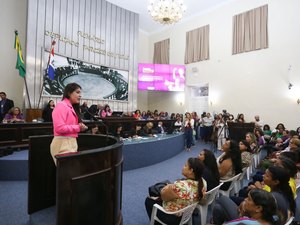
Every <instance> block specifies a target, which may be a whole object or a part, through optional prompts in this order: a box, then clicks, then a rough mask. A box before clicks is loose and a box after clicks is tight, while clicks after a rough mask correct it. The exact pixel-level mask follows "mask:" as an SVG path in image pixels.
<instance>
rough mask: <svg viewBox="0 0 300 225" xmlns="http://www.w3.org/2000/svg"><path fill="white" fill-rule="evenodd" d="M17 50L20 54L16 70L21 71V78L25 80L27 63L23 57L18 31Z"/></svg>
mask: <svg viewBox="0 0 300 225" xmlns="http://www.w3.org/2000/svg"><path fill="white" fill-rule="evenodd" d="M15 49H16V50H17V53H18V55H17V64H16V69H17V70H19V74H20V76H21V77H23V78H24V77H25V74H26V70H25V63H24V60H23V55H22V48H21V43H20V39H19V36H18V31H15Z"/></svg>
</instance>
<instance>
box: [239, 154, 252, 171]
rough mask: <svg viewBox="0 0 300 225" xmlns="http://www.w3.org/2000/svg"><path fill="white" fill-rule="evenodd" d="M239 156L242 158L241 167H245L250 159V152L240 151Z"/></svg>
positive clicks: (249, 162)
mask: <svg viewBox="0 0 300 225" xmlns="http://www.w3.org/2000/svg"><path fill="white" fill-rule="evenodd" d="M241 158H242V168H246V167H248V166H250V164H251V161H252V155H251V153H250V152H247V151H244V152H242V153H241Z"/></svg>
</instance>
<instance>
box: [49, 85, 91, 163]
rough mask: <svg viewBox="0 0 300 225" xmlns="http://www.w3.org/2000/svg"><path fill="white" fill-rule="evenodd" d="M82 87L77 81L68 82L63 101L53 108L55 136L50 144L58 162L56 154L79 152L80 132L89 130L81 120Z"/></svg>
mask: <svg viewBox="0 0 300 225" xmlns="http://www.w3.org/2000/svg"><path fill="white" fill-rule="evenodd" d="M80 99H81V87H80V86H79V85H78V84H76V83H70V84H68V85H67V86H66V87H65V89H64V93H63V98H62V101H61V102H59V103H57V105H56V107H55V108H54V110H53V113H52V118H53V133H54V138H53V140H52V143H51V145H50V151H51V155H52V157H53V160H54V163H55V164H56V158H55V155H58V154H63V153H69V152H77V149H78V146H77V140H76V138H77V137H78V133H79V132H80V131H85V130H87V126H86V125H84V124H83V123H82V122H81V120H80V117H79V115H80V112H79V103H80Z"/></svg>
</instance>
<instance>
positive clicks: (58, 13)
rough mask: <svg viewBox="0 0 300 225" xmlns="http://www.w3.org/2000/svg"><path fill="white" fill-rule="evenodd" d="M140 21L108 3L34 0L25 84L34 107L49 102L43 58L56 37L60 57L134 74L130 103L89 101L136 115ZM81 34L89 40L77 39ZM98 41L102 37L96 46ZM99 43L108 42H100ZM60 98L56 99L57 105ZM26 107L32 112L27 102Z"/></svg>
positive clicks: (30, 9) (31, 2) (100, 0)
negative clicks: (44, 88) (44, 86)
mask: <svg viewBox="0 0 300 225" xmlns="http://www.w3.org/2000/svg"><path fill="white" fill-rule="evenodd" d="M138 21H139V18H138V15H137V14H136V13H133V12H130V11H128V10H125V9H123V8H120V7H118V6H115V5H113V4H111V3H109V2H106V1H104V0H65V1H63V0H29V1H28V21H27V24H28V29H27V51H26V59H27V61H26V67H27V71H28V72H27V75H26V81H27V85H28V89H29V97H30V103H31V107H32V108H41V107H43V106H44V104H45V102H48V101H49V97H47V98H46V97H41V87H42V82H43V77H44V69H45V68H46V65H47V62H43V60H44V59H43V57H42V56H43V52H44V51H45V50H48V51H49V50H50V47H51V40H52V38H51V37H50V36H49V35H50V34H49V33H51V32H52V34H54V36H55V37H56V46H55V53H56V54H60V55H64V56H68V57H71V58H75V59H80V60H83V61H86V62H89V63H93V64H97V65H103V66H108V67H112V68H116V69H122V70H128V71H129V74H130V77H129V81H128V83H129V97H128V101H113V100H99V101H94V100H93V101H92V100H89V102H90V103H91V104H97V103H100V104H105V103H108V104H110V105H111V108H112V109H113V110H124V111H128V110H134V109H135V108H136V98H137V90H136V88H137V87H136V81H137V70H136V69H135V68H136V65H137V57H136V54H137V49H136V47H135V46H137V43H138V27H139V25H138ZM79 31H81V32H82V33H84V35H85V37H82V36H80V35H78V32H79ZM94 37H96V38H98V39H97V41H96V39H95V38H94ZM99 40H103V41H102V42H101V43H100V41H99ZM72 43H73V44H72ZM75 43H77V44H75ZM84 45H86V46H88V47H91V48H93V49H101V50H104V51H105V53H103V54H100V53H98V52H94V51H91V50H87V49H84V47H83V46H84ZM99 88H101V87H99ZM60 98H61V97H56V98H55V97H54V98H53V99H54V101H55V102H57V101H58V100H60ZM83 98H84V96H83ZM83 100H88V99H83ZM25 106H26V108H29V101H28V100H27V101H26V102H25Z"/></svg>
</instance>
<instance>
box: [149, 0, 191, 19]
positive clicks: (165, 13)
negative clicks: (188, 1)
mask: <svg viewBox="0 0 300 225" xmlns="http://www.w3.org/2000/svg"><path fill="white" fill-rule="evenodd" d="M185 10H186V6H185V5H184V4H183V1H182V0H179V1H177V0H151V1H150V5H149V6H148V12H149V14H150V15H151V16H152V18H153V20H155V21H157V22H159V23H161V24H173V23H177V22H178V21H179V20H181V18H182V15H183V13H184V12H185Z"/></svg>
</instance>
